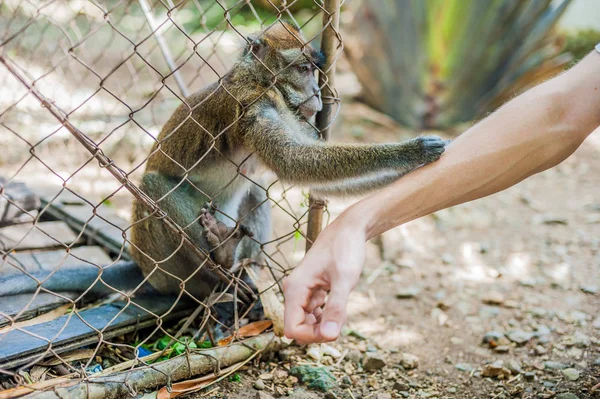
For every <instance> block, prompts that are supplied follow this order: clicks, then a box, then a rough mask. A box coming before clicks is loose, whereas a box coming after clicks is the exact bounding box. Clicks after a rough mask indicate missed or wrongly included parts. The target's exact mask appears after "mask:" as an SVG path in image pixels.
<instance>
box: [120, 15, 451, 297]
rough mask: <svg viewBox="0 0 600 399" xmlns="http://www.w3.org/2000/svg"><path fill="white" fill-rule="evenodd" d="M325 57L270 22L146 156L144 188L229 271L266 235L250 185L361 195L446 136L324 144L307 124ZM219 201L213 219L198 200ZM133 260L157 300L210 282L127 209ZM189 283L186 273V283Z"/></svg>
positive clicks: (137, 212)
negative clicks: (270, 180) (271, 179)
mask: <svg viewBox="0 0 600 399" xmlns="http://www.w3.org/2000/svg"><path fill="white" fill-rule="evenodd" d="M323 63H324V56H323V54H322V53H320V52H319V51H317V50H315V49H314V48H312V47H311V46H310V45H308V44H307V43H306V40H305V39H304V37H303V36H302V34H301V33H300V31H299V29H298V28H297V27H295V26H293V25H292V24H290V23H287V22H283V21H279V23H276V24H274V25H272V26H271V27H269V28H267V29H265V30H264V31H262V32H260V33H259V34H257V35H255V36H251V37H248V44H247V46H246V47H245V49H244V50H243V52H242V54H241V57H240V58H239V60H238V61H237V63H236V64H235V65H234V66H233V67H232V68H231V69H230V70H229V71H228V72H227V73H226V74H225V75H224V76H223V77H222V78H221V79H219V81H218V82H216V83H214V84H212V85H209V86H207V87H205V88H204V89H202V90H200V91H199V92H197V93H195V94H193V95H191V96H190V97H189V98H188V99H186V101H185V103H184V104H181V105H180V106H179V107H178V108H177V109H176V110H175V111H174V113H173V114H172V115H171V117H170V119H169V120H168V121H167V122H166V124H165V125H164V126H163V128H162V130H161V132H160V133H159V135H158V136H157V138H156V142H155V143H154V146H153V147H152V150H151V151H150V156H149V158H148V161H147V165H146V170H145V172H144V175H143V178H142V183H141V186H140V188H141V190H142V191H144V192H145V193H146V194H147V195H148V196H149V197H150V198H152V199H153V200H155V201H156V203H157V205H158V206H159V207H160V208H161V209H162V210H163V211H165V212H166V213H167V214H168V216H169V217H170V218H171V219H172V220H173V221H174V222H175V223H176V224H177V225H179V226H180V227H182V228H183V230H184V231H185V232H186V233H187V234H188V236H189V237H190V239H191V240H192V241H193V242H194V243H196V244H197V245H198V246H200V247H201V248H203V249H204V250H206V251H207V252H209V253H210V254H211V256H212V257H213V258H214V260H215V261H216V262H217V263H218V264H220V265H221V266H222V267H224V268H226V269H231V268H232V267H233V266H234V264H237V263H238V262H239V261H240V260H242V259H256V258H259V257H260V255H261V251H262V246H263V244H264V243H266V242H267V241H268V240H269V234H270V231H269V230H270V208H269V205H268V202H267V195H266V194H267V193H266V190H265V189H264V188H262V186H261V185H257V184H254V183H253V182H256V181H257V179H258V177H257V176H260V174H261V172H262V171H264V170H267V169H268V170H270V171H272V172H274V174H275V175H276V176H277V178H278V179H280V180H282V181H284V182H286V183H292V184H295V185H299V186H302V187H308V188H310V189H311V192H312V193H313V194H315V195H317V196H321V197H325V196H348V195H360V194H363V193H366V192H369V191H372V190H375V189H378V188H381V187H383V186H385V185H387V184H389V183H391V182H393V181H395V180H397V179H398V178H400V177H401V176H402V175H404V174H406V173H408V172H410V171H412V170H414V169H416V168H417V167H419V166H422V165H424V164H427V163H430V162H433V161H435V160H437V159H438V158H439V157H440V156H441V155H442V153H443V152H444V149H445V145H446V141H445V140H442V139H441V138H438V137H435V136H432V137H417V138H415V139H412V140H408V141H405V142H401V143H387V144H330V143H327V142H325V141H323V140H320V139H319V136H318V131H317V130H316V129H315V128H314V125H313V124H312V121H313V120H314V116H315V115H316V113H317V112H319V111H320V110H321V109H322V107H323V103H322V99H321V95H320V88H319V85H318V83H317V79H316V78H315V72H316V70H317V69H318V68H321V67H322V66H323ZM211 202H214V203H216V204H218V211H217V212H215V214H214V216H213V215H212V214H211V213H210V212H207V211H206V208H205V204H206V203H211ZM131 242H132V251H131V254H132V257H133V259H134V260H135V261H136V262H137V264H138V265H139V267H140V268H141V270H142V273H143V274H144V275H145V276H147V277H148V279H149V280H148V281H149V282H150V284H151V285H152V286H153V287H154V288H156V289H157V291H159V292H161V293H169V294H177V293H178V292H179V291H180V290H181V289H182V283H183V282H185V290H186V291H187V292H188V293H189V294H191V295H193V296H195V297H196V298H198V299H199V300H201V299H202V298H205V297H206V296H208V295H209V294H210V292H211V290H212V288H214V286H215V284H216V283H217V279H216V278H215V276H214V274H212V273H211V271H210V269H209V268H207V267H202V268H200V270H196V268H197V267H198V266H199V265H201V264H202V262H203V261H204V260H205V259H202V258H201V257H200V256H198V255H197V254H196V253H193V251H190V250H189V249H188V248H187V247H185V246H183V245H181V237H179V236H178V235H177V234H176V233H174V232H172V231H171V230H169V229H168V228H167V227H166V226H165V223H164V222H163V221H162V220H160V219H158V218H154V217H152V215H150V214H149V212H148V210H147V209H146V207H145V206H144V205H143V204H141V203H139V202H137V201H136V202H135V203H134V205H133V216H132V228H131ZM190 277H191V278H190Z"/></svg>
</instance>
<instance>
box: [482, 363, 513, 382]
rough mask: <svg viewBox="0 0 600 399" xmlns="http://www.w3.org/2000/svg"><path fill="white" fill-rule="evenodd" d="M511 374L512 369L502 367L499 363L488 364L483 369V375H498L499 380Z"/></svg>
mask: <svg viewBox="0 0 600 399" xmlns="http://www.w3.org/2000/svg"><path fill="white" fill-rule="evenodd" d="M510 374H511V372H510V370H509V369H507V368H505V367H502V366H501V365H498V364H495V363H494V364H486V365H485V366H484V367H483V369H482V370H481V375H482V376H483V377H496V378H498V379H499V380H503V379H505V378H506V377H509V376H510Z"/></svg>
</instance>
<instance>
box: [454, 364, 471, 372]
mask: <svg viewBox="0 0 600 399" xmlns="http://www.w3.org/2000/svg"><path fill="white" fill-rule="evenodd" d="M454 367H455V368H456V369H457V370H460V371H466V372H469V373H470V372H471V371H473V366H471V365H470V364H469V363H457V364H456V365H454Z"/></svg>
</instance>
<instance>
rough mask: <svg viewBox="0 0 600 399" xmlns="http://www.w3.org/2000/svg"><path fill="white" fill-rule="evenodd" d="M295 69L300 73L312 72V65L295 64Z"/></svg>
mask: <svg viewBox="0 0 600 399" xmlns="http://www.w3.org/2000/svg"><path fill="white" fill-rule="evenodd" d="M296 70H297V71H298V72H300V73H308V72H312V67H311V66H310V65H309V64H301V65H296Z"/></svg>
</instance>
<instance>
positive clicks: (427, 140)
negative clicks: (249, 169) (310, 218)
mask: <svg viewBox="0 0 600 399" xmlns="http://www.w3.org/2000/svg"><path fill="white" fill-rule="evenodd" d="M249 126H250V128H248V129H247V133H246V136H245V142H246V146H247V147H248V148H249V149H251V150H252V151H253V152H254V153H255V154H257V155H258V156H259V157H260V159H261V160H262V162H263V163H264V164H265V165H266V166H268V167H269V168H270V169H271V170H273V171H274V172H275V173H276V174H277V175H278V177H279V178H280V179H282V180H285V181H288V182H290V183H296V184H305V185H309V186H311V185H315V184H319V183H329V182H335V181H341V180H344V179H354V178H360V177H364V176H369V175H372V174H374V173H378V172H382V171H392V172H397V173H399V174H404V173H407V172H409V171H411V170H413V169H415V168H417V167H419V166H421V165H424V164H428V163H430V162H433V161H435V160H437V159H438V158H439V157H440V156H441V154H442V153H443V152H444V146H445V144H446V142H445V141H444V140H442V139H440V138H438V137H417V138H415V139H412V140H408V141H405V142H402V143H389V144H360V145H359V144H328V143H325V142H322V141H319V140H315V139H310V138H308V137H305V136H304V135H303V134H302V132H295V131H292V130H291V129H292V127H289V126H286V124H285V122H284V121H282V120H281V119H280V118H278V114H277V112H276V111H274V110H273V111H272V112H270V111H269V110H267V111H263V112H261V113H260V114H258V115H256V116H255V117H252V118H251V120H250V121H249Z"/></svg>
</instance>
